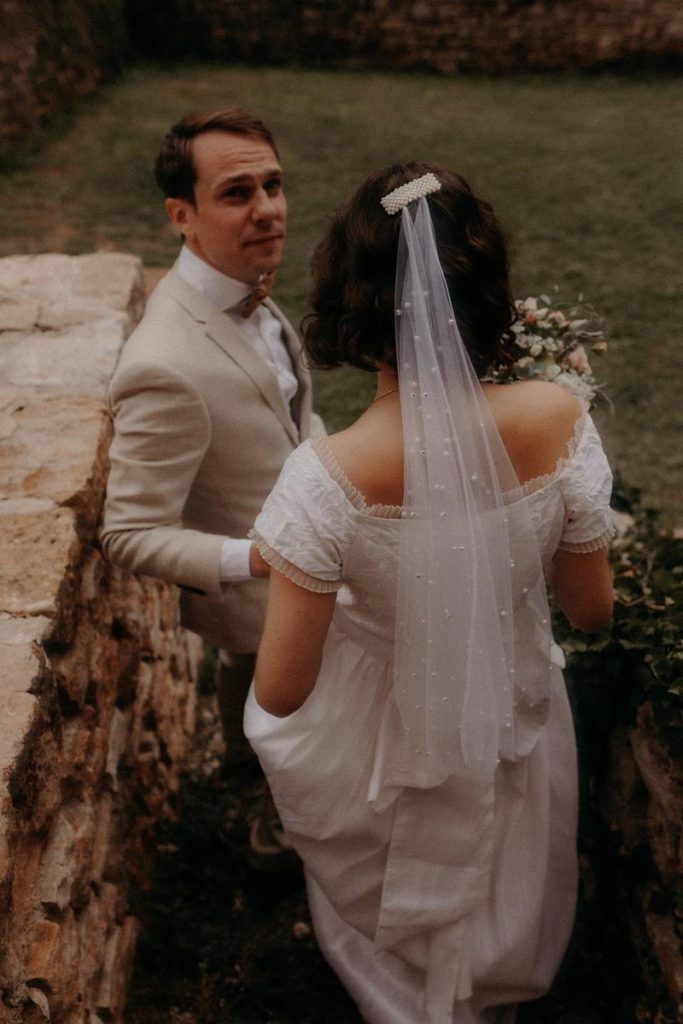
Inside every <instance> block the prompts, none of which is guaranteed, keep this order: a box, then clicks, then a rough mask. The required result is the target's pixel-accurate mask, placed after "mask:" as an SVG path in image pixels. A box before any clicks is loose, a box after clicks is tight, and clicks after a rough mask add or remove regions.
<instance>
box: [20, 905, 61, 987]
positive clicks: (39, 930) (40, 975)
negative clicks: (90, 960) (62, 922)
mask: <svg viewBox="0 0 683 1024" xmlns="http://www.w3.org/2000/svg"><path fill="white" fill-rule="evenodd" d="M60 933H61V928H60V926H59V925H58V924H57V923H56V922H55V921H46V920H42V921H37V922H36V924H35V925H34V926H33V928H32V929H31V932H30V937H29V941H28V953H27V956H26V961H25V970H26V977H27V978H30V979H31V980H36V981H37V980H41V981H45V980H46V979H47V978H48V976H49V975H50V968H51V963H52V961H53V959H54V958H55V956H56V954H57V952H58V950H59V942H60Z"/></svg>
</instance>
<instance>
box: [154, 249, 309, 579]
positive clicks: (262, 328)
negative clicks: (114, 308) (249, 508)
mask: <svg viewBox="0 0 683 1024" xmlns="http://www.w3.org/2000/svg"><path fill="white" fill-rule="evenodd" d="M173 269H174V270H175V272H176V274H178V276H179V277H181V278H182V279H183V281H185V282H186V283H187V284H189V285H191V286H192V287H193V288H196V289H197V291H199V292H201V293H202V294H203V295H205V296H206V297H207V299H208V300H209V301H210V302H211V303H212V304H213V305H214V306H217V307H218V309H222V310H223V311H224V312H225V314H226V315H227V316H229V317H230V319H231V320H233V321H234V323H235V325H236V326H237V327H238V328H239V329H240V330H241V332H242V333H243V334H244V335H245V337H246V338H247V341H248V342H249V343H250V345H251V346H252V348H253V349H254V351H255V352H256V353H257V354H258V355H259V356H260V357H261V359H263V361H264V362H265V363H267V364H268V365H269V366H270V367H271V368H272V369H273V371H274V373H275V374H276V376H277V382H278V385H279V387H280V391H281V392H282V395H283V397H284V400H285V402H286V404H287V405H289V403H290V402H291V401H292V399H293V398H294V396H295V394H296V392H297V388H298V386H299V384H298V381H297V379H296V375H295V374H294V370H293V368H292V360H291V358H290V355H289V352H288V351H287V347H286V345H285V343H284V340H283V337H282V326H281V324H280V321H279V320H278V319H277V317H275V316H273V314H272V313H271V311H270V310H269V309H268V308H267V307H266V306H265V305H263V304H261V305H260V306H257V307H256V309H255V310H254V312H253V313H252V314H251V316H250V317H248V318H247V319H244V317H243V316H242V314H241V313H240V310H239V306H240V303H241V302H242V300H243V299H245V298H246V296H247V295H248V294H249V291H250V288H249V285H247V284H244V282H242V281H236V280H235V279H234V278H232V277H228V276H227V275H226V274H222V273H221V272H220V270H216V268H215V267H212V266H211V265H210V264H208V263H206V262H205V261H204V260H202V259H200V258H199V256H196V255H195V254H194V253H193V252H192V251H191V250H190V249H188V247H187V246H186V245H184V246H183V247H182V249H181V250H180V255H179V256H178V259H177V260H176V264H175V267H174V268H173ZM250 550H251V541H250V540H247V539H242V538H239V537H226V538H225V540H224V541H223V546H222V548H221V558H220V577H221V582H222V583H237V582H239V581H240V580H248V579H251V572H250V571H249V552H250Z"/></svg>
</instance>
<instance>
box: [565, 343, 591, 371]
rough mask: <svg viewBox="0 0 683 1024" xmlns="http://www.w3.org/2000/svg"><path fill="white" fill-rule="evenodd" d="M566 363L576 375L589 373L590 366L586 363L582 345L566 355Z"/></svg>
mask: <svg viewBox="0 0 683 1024" xmlns="http://www.w3.org/2000/svg"><path fill="white" fill-rule="evenodd" d="M567 362H568V363H569V365H570V366H571V368H572V370H576V372H577V373H590V368H591V364H590V363H589V362H588V356H587V355H586V350H585V348H584V347H583V345H577V346H576V348H573V349H572V350H571V352H569V353H568V354H567Z"/></svg>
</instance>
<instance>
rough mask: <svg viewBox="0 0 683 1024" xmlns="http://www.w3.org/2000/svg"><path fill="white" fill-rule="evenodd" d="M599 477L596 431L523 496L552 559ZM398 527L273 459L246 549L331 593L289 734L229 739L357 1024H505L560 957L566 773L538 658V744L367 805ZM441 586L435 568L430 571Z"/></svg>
mask: <svg viewBox="0 0 683 1024" xmlns="http://www.w3.org/2000/svg"><path fill="white" fill-rule="evenodd" d="M610 490H611V474H610V470H609V466H608V464H607V461H606V459H605V456H604V453H603V451H602V447H601V444H600V440H599V437H598V435H597V432H596V431H595V427H594V426H593V423H592V420H591V419H590V417H589V416H588V415H587V414H585V415H584V416H583V417H582V418H581V420H580V421H579V423H578V424H577V429H576V433H575V437H574V439H573V442H572V445H571V449H570V453H569V455H568V457H567V458H566V459H563V460H562V462H561V463H560V464H558V466H557V468H556V471H555V472H554V473H552V474H550V475H548V476H546V477H543V478H541V479H537V480H534V481H531V482H530V483H528V484H527V485H525V488H524V497H523V498H522V499H521V500H524V501H526V502H528V503H529V505H530V508H531V510H532V513H533V518H534V522H535V523H536V526H537V534H538V541H539V547H540V551H541V554H542V557H543V560H544V561H547V560H549V559H550V558H551V557H552V555H553V553H554V552H555V550H556V549H557V548H558V546H560V545H562V547H565V548H568V549H570V550H576V551H591V550H595V549H597V548H599V547H601V546H603V545H605V544H606V543H607V542H608V539H609V536H610V531H611V514H610V510H609V496H610ZM400 521H401V510H400V509H399V508H397V507H394V506H377V505H375V506H368V505H367V504H366V502H365V501H364V499H363V496H362V495H361V494H360V493H359V492H358V491H357V490H356V489H355V488H354V487H353V486H352V484H351V483H350V482H349V481H348V479H346V477H345V476H344V474H343V473H342V472H341V470H340V468H339V466H338V465H337V464H336V462H335V459H334V456H333V454H332V452H331V450H330V449H329V446H328V445H327V443H326V441H325V440H324V439H323V440H321V441H317V442H311V441H307V442H305V443H304V444H303V445H301V447H300V448H298V449H297V450H296V451H295V452H294V453H293V454H292V455H291V456H290V458H289V459H288V461H287V463H286V464H285V467H284V469H283V470H282V474H281V476H280V479H279V480H278V482H277V484H276V486H275V488H274V490H273V492H272V493H271V495H270V497H269V498H268V500H267V502H266V504H265V506H264V508H263V511H262V512H261V514H260V515H259V517H258V519H257V521H256V524H255V528H254V532H253V536H254V537H255V539H256V541H257V543H258V545H259V548H260V550H261V551H262V553H263V555H264V557H265V558H266V560H267V561H269V562H270V563H271V565H273V566H274V567H275V568H277V569H278V570H279V571H280V572H283V573H284V574H285V575H286V576H288V577H289V578H291V579H292V580H293V581H294V582H296V583H298V584H300V585H301V586H303V587H306V588H308V589H311V590H314V591H319V592H323V591H332V590H338V597H337V604H336V607H335V611H334V616H333V620H332V625H331V628H330V632H329V635H328V639H327V641H326V644H325V649H324V654H323V661H322V665H321V669H320V673H319V676H318V679H317V681H316V684H315V687H314V689H313V692H312V693H311V695H310V696H309V697H308V699H307V700H306V702H305V703H304V705H303V706H302V707H301V708H300V709H299V710H297V711H296V712H294V713H293V714H291V715H289V716H288V717H286V718H277V717H275V716H273V715H270V714H269V713H267V712H266V711H264V710H263V709H262V708H261V707H259V705H258V704H257V702H256V700H255V697H254V693H253V688H252V692H251V693H250V695H249V699H248V701H247V705H246V709H245V732H246V734H247V736H248V738H249V740H250V742H251V743H252V745H253V747H254V749H255V750H256V752H257V754H258V756H259V759H260V761H261V764H262V766H263V769H264V771H265V774H266V776H267V778H268V781H269V783H270V786H271V789H272V792H273V796H274V798H275V802H276V805H277V807H278V811H279V813H280V816H281V819H282V822H283V824H284V826H285V828H286V830H287V833H288V835H289V836H290V838H291V841H292V843H293V844H294V846H295V847H296V849H297V850H298V852H299V854H300V855H301V858H302V860H303V862H304V866H305V871H306V881H307V888H308V896H309V903H310V909H311V914H312V918H313V922H314V927H315V933H316V937H317V939H318V942H319V944H320V947H321V949H322V951H323V953H324V955H325V957H326V958H327V960H328V961H329V962H330V964H331V965H332V966H333V968H334V969H335V971H336V972H337V974H338V975H339V977H340V978H341V980H342V982H343V983H344V985H345V986H346V988H347V989H348V991H349V992H350V993H351V995H352V996H353V998H354V999H355V1001H356V1003H357V1005H358V1008H359V1010H360V1013H361V1015H362V1016H363V1018H364V1019H365V1020H366V1021H368V1022H370V1024H421V1022H426V1024H475V1022H477V1024H510V1022H513V1021H514V1019H515V1009H514V1005H515V1004H516V1003H518V1002H520V1001H522V1000H527V999H533V998H535V997H537V996H539V995H541V994H542V993H543V992H544V991H546V989H547V988H548V986H549V985H550V982H551V981H552V979H553V976H554V975H555V973H556V971H557V968H558V966H559V963H560V960H561V958H562V955H563V953H564V950H565V948H566V944H567V941H568V938H569V935H570V931H571V927H572V921H573V916H574V906H575V896H576V883H577V866H576V853H575V832H576V814H577V796H576V790H577V785H576V763H575V762H576V754H575V745H574V735H573V726H572V720H571V715H570V711H569V706H568V702H567V698H566V695H565V690H564V684H563V679H562V672H561V668H562V665H563V657H562V652H561V651H560V650H559V648H555V649H554V656H553V660H554V662H555V665H554V667H553V669H552V686H551V704H550V712H549V717H548V721H547V725H546V726H545V728H544V729H543V730H542V731H541V734H540V737H539V739H538V741H537V742H536V744H535V746H534V748H533V750H532V751H531V752H530V753H529V754H528V756H526V757H525V758H523V759H522V760H521V761H519V762H517V763H509V762H501V764H499V766H498V770H497V773H496V776H495V782H494V783H493V784H492V785H491V787H490V790H489V791H482V790H481V789H478V788H477V786H476V785H471V784H470V783H471V780H469V779H467V778H466V777H463V776H458V777H452V778H450V779H448V780H447V781H446V782H445V783H443V784H442V785H440V786H438V787H436V788H433V789H428V790H420V789H394V790H387V789H386V787H383V786H382V778H381V775H382V770H383V765H384V763H385V755H386V751H387V747H388V746H389V745H390V744H391V742H392V735H393V731H392V730H393V729H394V728H395V706H394V703H393V698H392V655H393V643H394V605H395V595H396V579H397V548H398V530H399V524H400ZM445 568H446V569H447V567H445Z"/></svg>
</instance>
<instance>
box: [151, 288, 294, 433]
mask: <svg viewBox="0 0 683 1024" xmlns="http://www.w3.org/2000/svg"><path fill="white" fill-rule="evenodd" d="M165 280H166V281H167V282H168V289H169V291H170V292H171V294H172V295H173V296H174V298H175V299H176V300H177V301H178V302H180V304H181V305H182V306H183V307H184V308H185V309H186V310H187V311H188V313H190V314H191V315H192V316H193V317H194V318H195V320H197V322H198V323H201V324H203V325H204V328H205V331H206V334H207V335H208V337H209V338H210V339H211V340H212V341H213V342H214V343H215V344H216V345H217V346H218V348H220V349H221V351H222V352H223V353H224V354H225V355H226V356H227V357H228V359H231V360H232V361H233V362H234V363H236V365H237V366H239V368H240V369H241V370H242V371H243V372H244V373H246V374H247V376H248V377H249V378H250V379H251V380H252V382H253V383H254V384H255V385H256V387H257V388H258V389H259V391H260V392H261V394H262V395H263V397H264V398H265V400H266V402H267V403H268V405H269V406H270V408H271V409H272V410H273V412H274V413H275V415H276V416H277V418H278V419H279V420H280V422H281V423H282V425H283V427H284V428H285V430H286V431H287V433H288V434H289V436H290V438H291V439H292V441H293V443H294V444H298V443H299V433H298V432H297V428H296V425H295V423H294V421H293V420H292V416H291V414H290V412H289V409H288V408H287V406H286V405H285V400H284V398H283V397H282V392H281V391H280V387H279V385H278V382H277V376H276V374H275V373H274V372H273V370H272V369H271V367H270V366H268V365H267V364H266V363H265V362H264V361H263V359H261V357H260V356H259V355H257V354H256V352H255V351H254V350H253V348H252V347H251V345H250V344H249V341H248V340H247V338H246V336H245V335H244V334H243V333H242V332H241V331H240V330H239V328H238V327H236V326H235V324H234V323H233V321H232V320H231V319H230V317H229V316H227V315H226V314H225V313H223V311H222V310H220V309H217V308H216V307H215V306H214V305H213V303H211V302H209V300H208V299H207V298H206V297H205V296H204V295H202V293H201V292H199V291H197V289H196V288H193V287H192V286H191V285H189V284H187V283H186V282H185V281H183V280H182V278H180V277H178V275H177V274H174V273H170V274H168V275H167V278H166V279H165ZM164 283H165V282H162V284H164ZM269 308H270V309H271V310H272V312H273V313H274V314H275V316H277V317H278V319H279V320H280V321H281V322H283V326H284V328H285V337H286V340H287V347H288V349H289V351H290V353H291V352H292V348H291V347H290V346H291V345H292V344H295V345H296V347H297V354H296V356H294V354H292V362H293V363H294V368H295V373H296V375H297V377H298V378H299V379H300V372H299V368H298V363H299V359H298V354H299V353H298V350H299V348H300V346H299V343H298V339H297V338H296V335H295V334H294V330H293V328H292V327H291V325H289V324H288V323H287V322H286V321H285V320H284V317H283V316H282V314H281V313H280V311H279V310H278V309H277V307H275V306H274V304H273V303H269ZM290 335H291V336H292V337H293V339H294V341H293V342H292V341H291V340H290ZM297 399H298V395H297ZM309 401H310V399H309ZM304 436H305V435H304Z"/></svg>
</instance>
